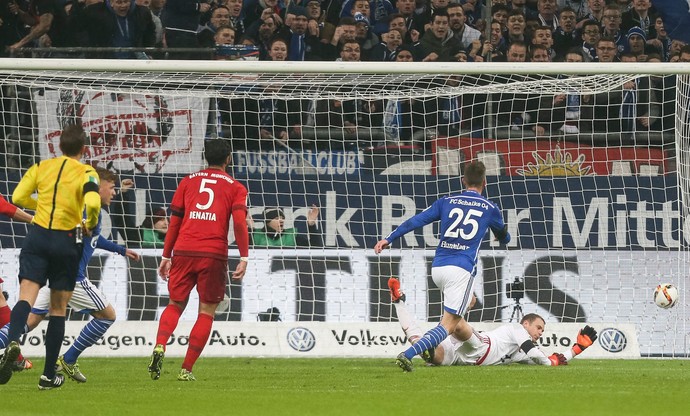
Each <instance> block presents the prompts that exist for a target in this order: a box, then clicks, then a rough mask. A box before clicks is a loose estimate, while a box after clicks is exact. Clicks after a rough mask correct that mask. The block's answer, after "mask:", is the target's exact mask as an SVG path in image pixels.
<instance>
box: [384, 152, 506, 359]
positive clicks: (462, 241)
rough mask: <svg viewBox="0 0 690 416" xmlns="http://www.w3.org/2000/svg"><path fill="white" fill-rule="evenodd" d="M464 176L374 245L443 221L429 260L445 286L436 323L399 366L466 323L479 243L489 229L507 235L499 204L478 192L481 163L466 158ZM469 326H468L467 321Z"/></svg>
mask: <svg viewBox="0 0 690 416" xmlns="http://www.w3.org/2000/svg"><path fill="white" fill-rule="evenodd" d="M462 182H463V184H464V186H465V188H466V189H465V190H464V191H463V192H461V193H459V194H456V195H451V196H446V197H443V198H440V199H438V200H437V201H436V202H434V203H433V204H432V205H431V206H430V207H428V208H427V209H425V210H424V211H422V212H420V213H419V214H417V215H415V216H414V217H412V218H410V219H408V220H407V221H405V222H403V223H402V224H400V226H399V227H398V228H396V229H395V230H394V231H393V232H392V233H390V234H389V235H388V236H387V237H386V238H384V239H382V240H380V241H379V242H378V243H376V245H375V246H374V251H375V252H376V254H379V253H381V251H383V250H384V249H385V248H386V247H388V246H389V245H390V244H392V243H393V242H394V241H395V240H397V239H398V238H400V237H402V236H404V235H405V234H407V233H408V232H410V231H412V230H414V229H417V228H419V227H422V226H424V225H427V224H430V223H432V222H434V221H440V222H441V225H440V242H439V245H438V247H437V248H436V255H435V256H434V261H433V262H432V264H431V277H432V279H433V280H434V283H436V285H437V286H438V287H439V288H440V289H441V291H442V292H443V317H442V318H441V323H440V324H439V325H438V326H437V327H436V328H433V329H431V330H429V331H428V332H427V333H426V334H424V336H423V337H422V338H421V339H420V340H419V341H417V342H416V343H415V344H414V345H412V346H411V347H410V348H408V349H407V350H406V351H404V352H401V353H400V354H399V355H398V357H397V360H396V363H397V364H398V365H399V366H400V367H401V368H402V369H403V371H412V358H413V357H414V356H415V355H418V354H422V353H423V352H425V351H427V350H433V349H434V348H435V347H436V346H438V345H439V344H440V343H441V341H443V340H444V339H445V338H446V337H447V336H448V334H449V333H451V332H453V331H454V330H456V327H458V326H459V327H460V329H462V328H463V327H464V326H468V327H469V325H468V324H467V322H466V321H465V320H464V319H463V318H462V316H463V315H464V314H465V312H466V311H467V307H468V305H469V302H470V300H471V299H472V284H473V282H474V276H475V274H476V266H477V258H478V253H479V247H480V246H481V244H482V240H483V239H484V235H486V232H487V231H488V230H489V229H491V231H492V232H493V234H494V236H495V237H496V239H497V240H499V241H500V242H501V243H503V244H507V243H508V242H509V241H510V234H509V233H508V227H507V226H506V224H505V222H504V221H503V216H502V215H501V211H500V209H499V208H498V206H497V205H496V204H494V203H493V202H491V201H489V200H488V199H486V198H484V197H483V196H482V191H483V190H484V187H485V186H486V167H485V166H484V164H483V163H482V162H472V163H469V164H468V165H467V166H466V167H465V172H464V176H463V178H462ZM467 330H470V331H471V327H470V328H469V329H467Z"/></svg>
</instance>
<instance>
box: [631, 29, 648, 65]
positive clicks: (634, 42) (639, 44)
mask: <svg viewBox="0 0 690 416" xmlns="http://www.w3.org/2000/svg"><path fill="white" fill-rule="evenodd" d="M626 38H627V39H628V45H627V46H628V47H627V48H626V53H629V54H632V55H634V56H635V62H646V61H647V51H646V50H645V49H646V45H647V35H645V33H644V31H643V30H642V29H640V28H639V27H637V26H634V27H631V28H630V30H628V33H627V35H626Z"/></svg>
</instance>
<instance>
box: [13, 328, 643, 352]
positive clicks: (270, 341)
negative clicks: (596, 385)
mask: <svg viewBox="0 0 690 416" xmlns="http://www.w3.org/2000/svg"><path fill="white" fill-rule="evenodd" d="M46 325H47V324H46V323H45V322H43V323H41V325H40V326H39V327H38V328H36V329H35V330H34V331H33V332H31V333H29V334H27V335H26V336H23V337H22V338H21V340H20V341H21V344H22V354H24V355H25V356H27V357H40V356H43V355H44V354H45V344H44V338H45V327H46ZM84 325H85V323H84V322H81V323H79V322H68V323H67V328H66V333H65V340H64V342H63V347H62V350H61V351H62V352H63V353H64V351H66V350H67V349H68V348H69V347H70V346H71V345H72V344H73V343H74V340H75V339H76V337H77V336H78V335H79V331H80V330H81V328H82V327H83V326H84ZM193 325H194V323H193V322H183V323H180V325H179V326H178V327H177V329H176V330H175V332H174V333H173V335H172V336H171V337H170V342H169V344H168V347H167V352H166V355H168V356H174V357H181V356H184V354H185V352H186V350H187V344H188V341H189V339H188V335H189V332H190V331H191V329H192V326H193ZM472 325H473V326H474V327H475V328H476V329H477V330H480V331H487V330H490V329H493V328H495V327H496V326H498V325H500V324H486V323H474V324H472ZM432 326H433V324H429V323H426V324H425V325H423V327H424V328H425V329H426V328H431V327H432ZM582 326H583V325H582V324H563V323H549V324H547V325H546V330H545V331H544V334H543V336H542V337H541V338H540V340H539V345H540V346H541V349H542V350H543V351H544V352H545V353H547V354H549V355H550V354H551V353H554V352H564V351H566V350H567V349H568V348H570V347H571V346H572V345H573V343H574V342H575V339H576V336H577V331H578V330H579V329H580V328H582ZM593 326H594V328H595V329H596V330H597V331H599V333H600V336H599V340H598V341H596V342H595V343H594V345H593V346H592V347H591V348H589V349H587V351H585V352H584V353H583V354H582V355H581V356H580V357H578V359H579V358H639V357H640V350H639V346H638V344H637V337H636V336H635V328H634V326H633V325H629V324H596V325H593ZM157 329H158V323H157V322H116V323H115V324H114V325H113V326H112V327H111V328H110V330H109V331H108V332H107V333H106V335H105V337H103V338H101V340H100V341H99V342H98V344H97V345H94V346H92V347H90V348H89V349H88V350H86V352H85V353H84V356H86V357H111V356H118V357H124V356H133V357H140V356H148V355H150V354H151V350H152V349H153V346H154V344H155V341H156V331H157ZM408 346H409V344H408V343H407V338H406V337H405V334H404V333H403V331H402V329H401V328H400V325H399V324H398V323H397V322H390V323H371V322H369V323H350V324H346V323H326V322H293V323H287V322H254V323H249V322H243V323H231V322H215V323H214V324H213V329H212V332H211V336H210V337H209V340H208V343H207V344H206V348H205V349H204V352H203V356H207V357H335V358H340V357H377V358H393V357H395V356H396V355H397V354H398V353H400V352H401V351H403V350H405V349H406V348H407V347H408Z"/></svg>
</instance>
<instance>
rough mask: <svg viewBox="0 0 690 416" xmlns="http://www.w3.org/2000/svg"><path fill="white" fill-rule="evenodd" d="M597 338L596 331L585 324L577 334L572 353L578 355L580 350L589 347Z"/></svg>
mask: <svg viewBox="0 0 690 416" xmlns="http://www.w3.org/2000/svg"><path fill="white" fill-rule="evenodd" d="M596 339H597V331H596V329H594V328H592V327H591V326H589V325H585V327H584V328H582V329H581V330H580V332H578V334H577V342H576V343H575V345H573V355H574V356H575V355H579V354H580V353H582V351H584V350H586V349H587V348H589V347H591V346H592V344H593V343H594V341H596Z"/></svg>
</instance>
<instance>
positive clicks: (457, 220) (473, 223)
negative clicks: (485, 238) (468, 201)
mask: <svg viewBox="0 0 690 416" xmlns="http://www.w3.org/2000/svg"><path fill="white" fill-rule="evenodd" d="M482 215H484V212H483V211H479V210H476V209H470V210H468V211H467V215H465V212H464V211H463V210H462V209H460V208H453V209H452V210H450V212H449V213H448V218H454V220H453V223H452V224H451V225H450V227H448V229H447V230H446V233H445V234H443V236H444V237H448V238H458V236H460V237H461V238H463V239H465V240H471V239H472V238H473V237H474V236H475V235H477V232H478V231H479V223H478V222H477V220H476V219H475V217H481V216H482Z"/></svg>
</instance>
